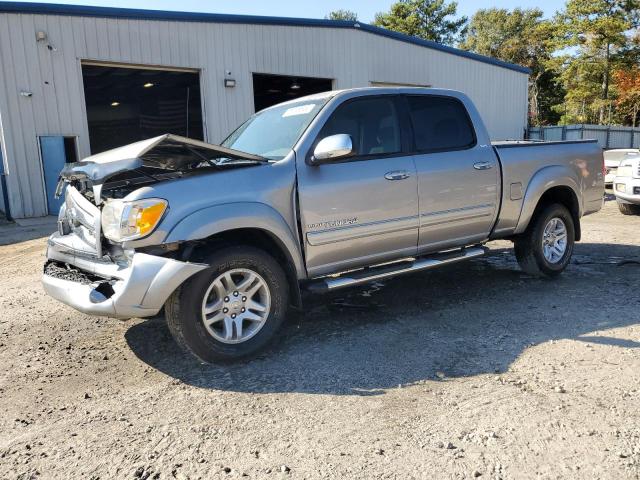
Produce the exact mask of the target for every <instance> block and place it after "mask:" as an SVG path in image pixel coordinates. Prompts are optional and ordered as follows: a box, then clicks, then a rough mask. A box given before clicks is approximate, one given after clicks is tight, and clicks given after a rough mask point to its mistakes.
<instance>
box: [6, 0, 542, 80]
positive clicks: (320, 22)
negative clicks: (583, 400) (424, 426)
mask: <svg viewBox="0 0 640 480" xmlns="http://www.w3.org/2000/svg"><path fill="white" fill-rule="evenodd" d="M0 13H31V14H41V15H64V16H81V17H103V18H126V19H132V20H173V21H182V22H211V23H236V24H252V25H280V26H296V27H324V28H351V29H355V30H362V31H365V32H368V33H372V34H374V35H380V36H382V37H387V38H392V39H394V40H398V41H401V42H405V43H410V44H413V45H419V46H421V47H426V48H431V49H433V50H439V51H441V52H446V53H449V54H451V55H456V56H459V57H463V58H468V59H470V60H475V61H478V62H482V63H487V64H489V65H495V66H497V67H502V68H506V69H508V70H514V71H516V72H520V73H524V74H527V75H528V74H530V73H531V70H530V69H529V68H527V67H523V66H520V65H515V64H513V63H509V62H504V61H502V60H498V59H496V58H491V57H486V56H484V55H479V54H477V53H472V52H468V51H466V50H460V49H458V48H454V47H448V46H446V45H442V44H440V43H437V42H433V41H430V40H424V39H422V38H418V37H412V36H410V35H406V34H404V33H399V32H394V31H391V30H386V29H384V28H381V27H376V26H374V25H369V24H366V23H361V22H357V21H356V22H352V21H348V20H325V19H314V18H289V17H264V16H258V15H227V14H220V13H200V12H178V11H165V10H145V9H134V8H113V7H94V6H85V5H61V4H52V3H25V2H0Z"/></svg>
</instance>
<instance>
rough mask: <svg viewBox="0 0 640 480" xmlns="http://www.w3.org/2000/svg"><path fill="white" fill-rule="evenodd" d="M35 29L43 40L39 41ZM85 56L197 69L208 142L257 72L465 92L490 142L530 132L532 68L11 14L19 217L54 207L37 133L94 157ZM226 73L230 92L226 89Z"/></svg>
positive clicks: (212, 30) (185, 28) (272, 33)
mask: <svg viewBox="0 0 640 480" xmlns="http://www.w3.org/2000/svg"><path fill="white" fill-rule="evenodd" d="M37 31H44V32H46V33H47V36H48V38H47V41H46V42H36V32H37ZM81 60H98V61H104V62H117V63H131V64H141V65H159V66H168V67H184V68H195V69H199V70H200V71H201V83H202V96H203V104H204V114H205V137H206V138H207V139H208V141H211V142H218V141H220V140H221V139H223V138H224V137H225V136H226V135H227V134H228V133H229V132H230V131H231V130H232V129H233V128H235V127H236V126H237V125H238V124H239V123H240V122H242V121H243V120H244V119H246V118H247V117H248V116H249V115H250V114H252V113H253V87H252V77H251V74H252V72H260V73H275V74H285V75H299V76H311V77H313V76H317V77H325V78H333V79H334V87H335V88H350V87H361V86H368V85H369V84H370V82H372V81H378V82H391V83H393V82H398V83H413V84H428V85H431V86H434V87H441V88H452V89H457V90H461V91H463V92H465V93H467V94H468V95H470V96H471V98H472V99H473V100H474V101H475V102H476V104H477V106H478V108H479V110H480V112H481V113H482V115H483V116H484V118H485V119H486V122H487V124H488V128H489V131H490V133H491V135H492V137H493V138H494V139H505V138H522V136H523V132H524V128H525V127H526V113H527V75H526V74H524V73H520V72H517V71H514V70H509V69H507V68H502V67H499V66H495V65H490V64H486V63H482V62H479V61H476V60H471V59H468V58H462V57H459V56H455V55H451V54H448V53H445V52H442V51H438V50H434V49H430V48H425V47H422V46H417V45H412V44H408V43H405V42H401V41H398V40H394V39H389V38H384V37H381V36H378V35H374V34H371V33H367V32H363V31H357V30H351V29H338V28H335V29H334V28H313V27H297V26H275V25H242V24H218V23H199V22H181V21H158V20H129V19H115V18H111V19H107V18H93V17H74V16H57V15H35V14H13V13H4V14H0V65H1V66H2V68H1V69H0V111H1V112H2V114H3V117H4V136H5V142H6V145H5V147H6V154H7V156H8V165H9V172H8V173H9V177H8V180H9V184H10V188H9V190H10V203H11V210H12V213H13V215H14V216H16V217H23V216H40V215H45V214H46V202H45V193H44V187H43V179H42V168H41V164H40V158H39V153H38V143H37V137H38V136H39V135H56V134H60V135H77V136H78V140H79V151H80V155H81V156H82V157H84V156H86V155H89V153H90V152H89V139H88V129H87V121H86V112H85V104H84V94H83V88H82V74H81V67H80V62H81ZM227 70H229V71H231V72H232V77H233V78H235V79H236V80H237V85H238V86H237V87H236V88H234V89H228V88H224V86H223V79H224V75H225V71H227ZM21 91H29V92H33V96H32V97H30V98H26V97H22V96H20V92H21Z"/></svg>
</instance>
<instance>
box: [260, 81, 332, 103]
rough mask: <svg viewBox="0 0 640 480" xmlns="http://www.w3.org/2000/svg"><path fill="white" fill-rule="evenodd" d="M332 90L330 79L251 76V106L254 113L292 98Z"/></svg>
mask: <svg viewBox="0 0 640 480" xmlns="http://www.w3.org/2000/svg"><path fill="white" fill-rule="evenodd" d="M332 88H333V80H331V79H330V78H312V77H289V76H286V75H268V74H264V73H254V74H253V104H254V107H255V110H256V112H258V111H260V110H262V109H264V108H267V107H270V106H272V105H275V104H277V103H281V102H286V101H287V100H293V99H294V98H299V97H304V96H305V95H312V94H314V93H320V92H327V91H329V90H331V89H332Z"/></svg>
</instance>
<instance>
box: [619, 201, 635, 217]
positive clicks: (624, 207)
mask: <svg viewBox="0 0 640 480" xmlns="http://www.w3.org/2000/svg"><path fill="white" fill-rule="evenodd" d="M618 209H619V210H620V213H622V214H623V215H640V205H633V204H631V203H621V202H618Z"/></svg>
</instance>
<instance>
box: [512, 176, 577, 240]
mask: <svg viewBox="0 0 640 480" xmlns="http://www.w3.org/2000/svg"><path fill="white" fill-rule="evenodd" d="M578 192H580V187H579V185H578V183H577V182H576V181H575V179H574V178H573V176H571V175H570V174H569V171H568V169H567V168H566V167H559V166H554V167H547V168H545V169H542V170H540V171H539V172H538V173H537V174H536V175H535V176H534V177H533V178H532V180H531V182H530V183H529V186H528V188H527V192H526V194H525V197H524V201H523V208H522V211H521V213H520V218H519V220H518V224H517V226H516V229H515V232H514V233H515V234H520V233H523V232H524V231H525V230H526V229H527V227H528V226H529V224H530V223H531V220H532V219H533V218H535V216H536V215H537V214H538V213H539V212H540V211H541V210H542V209H543V208H544V207H546V206H547V205H550V204H552V203H559V204H561V205H564V206H565V207H567V209H568V210H569V212H570V213H571V217H572V218H573V223H574V227H575V240H576V241H579V240H580V238H581V236H582V231H581V228H580V218H581V217H582V205H581V203H580V197H579V194H578Z"/></svg>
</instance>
